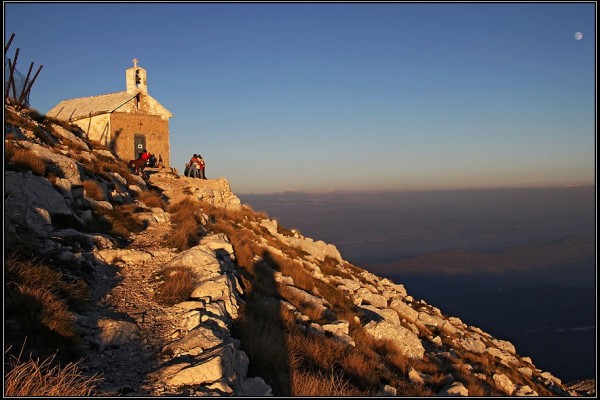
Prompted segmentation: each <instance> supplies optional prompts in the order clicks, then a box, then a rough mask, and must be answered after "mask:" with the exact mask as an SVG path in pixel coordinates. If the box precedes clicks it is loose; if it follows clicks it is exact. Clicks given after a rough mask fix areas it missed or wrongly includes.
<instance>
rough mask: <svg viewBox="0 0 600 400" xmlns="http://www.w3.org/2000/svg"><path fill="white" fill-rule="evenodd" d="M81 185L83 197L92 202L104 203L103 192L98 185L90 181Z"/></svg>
mask: <svg viewBox="0 0 600 400" xmlns="http://www.w3.org/2000/svg"><path fill="white" fill-rule="evenodd" d="M81 185H82V186H83V188H84V189H85V195H86V196H87V197H90V198H92V199H94V200H98V201H104V200H106V196H105V195H104V190H102V187H100V184H99V183H98V182H96V181H95V180H92V179H86V180H84V181H83V182H81Z"/></svg>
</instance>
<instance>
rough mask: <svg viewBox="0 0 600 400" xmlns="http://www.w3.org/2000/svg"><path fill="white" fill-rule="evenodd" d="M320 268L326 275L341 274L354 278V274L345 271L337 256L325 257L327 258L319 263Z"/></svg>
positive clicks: (342, 276)
mask: <svg viewBox="0 0 600 400" xmlns="http://www.w3.org/2000/svg"><path fill="white" fill-rule="evenodd" d="M319 268H320V269H321V272H322V273H323V274H324V275H333V276H339V277H341V278H346V279H352V275H350V274H349V273H347V272H346V271H344V269H343V268H342V266H341V265H339V263H338V262H337V260H336V259H335V258H332V257H329V256H327V257H325V260H324V261H323V262H321V263H320V264H319Z"/></svg>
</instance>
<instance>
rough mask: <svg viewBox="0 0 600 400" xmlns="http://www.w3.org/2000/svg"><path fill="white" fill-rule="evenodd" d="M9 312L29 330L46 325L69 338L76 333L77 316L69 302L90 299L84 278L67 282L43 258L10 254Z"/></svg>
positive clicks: (8, 273) (7, 279)
mask: <svg viewBox="0 0 600 400" xmlns="http://www.w3.org/2000/svg"><path fill="white" fill-rule="evenodd" d="M5 284H6V287H5V288H6V292H5V313H6V315H7V316H13V317H15V318H18V319H19V320H20V321H21V322H22V323H23V324H24V326H25V327H26V329H28V330H29V331H35V330H38V328H39V327H44V328H45V329H48V330H50V331H52V332H55V333H57V334H58V335H60V336H62V337H66V338H72V337H75V336H76V331H75V325H74V323H75V317H74V315H73V313H72V312H71V311H69V307H68V304H69V303H72V304H81V303H83V302H84V301H85V300H86V298H87V286H86V285H85V284H84V283H83V282H82V281H75V282H71V283H68V282H65V281H63V276H62V274H61V273H60V272H57V271H54V270H53V269H52V268H50V267H49V266H48V265H46V264H44V263H42V262H41V261H39V260H22V259H21V258H19V257H18V256H15V255H9V257H8V258H7V260H6V274H5Z"/></svg>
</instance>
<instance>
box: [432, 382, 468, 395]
mask: <svg viewBox="0 0 600 400" xmlns="http://www.w3.org/2000/svg"><path fill="white" fill-rule="evenodd" d="M437 395H438V396H468V395H469V390H468V389H467V388H466V387H465V385H463V384H462V383H461V382H454V383H453V384H451V385H447V386H444V387H443V388H442V390H440V391H439V392H438V394H437Z"/></svg>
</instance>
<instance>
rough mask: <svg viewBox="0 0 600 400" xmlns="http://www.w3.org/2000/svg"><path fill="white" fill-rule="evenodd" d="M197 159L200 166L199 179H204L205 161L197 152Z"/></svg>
mask: <svg viewBox="0 0 600 400" xmlns="http://www.w3.org/2000/svg"><path fill="white" fill-rule="evenodd" d="M198 161H199V166H200V176H199V178H200V179H206V174H205V173H204V169H205V168H206V163H205V162H204V159H203V158H202V156H201V155H200V154H198Z"/></svg>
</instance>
